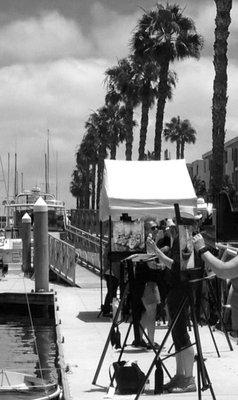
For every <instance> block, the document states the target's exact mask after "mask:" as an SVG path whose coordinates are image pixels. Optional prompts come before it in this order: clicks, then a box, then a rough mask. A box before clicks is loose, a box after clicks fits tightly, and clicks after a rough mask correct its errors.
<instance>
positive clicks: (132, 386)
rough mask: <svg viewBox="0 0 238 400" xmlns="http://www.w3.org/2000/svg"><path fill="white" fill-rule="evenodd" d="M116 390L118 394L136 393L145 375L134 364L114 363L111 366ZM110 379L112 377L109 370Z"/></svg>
mask: <svg viewBox="0 0 238 400" xmlns="http://www.w3.org/2000/svg"><path fill="white" fill-rule="evenodd" d="M112 365H113V368H114V372H115V375H114V377H115V380H116V389H117V392H118V393H119V394H134V393H137V392H138V390H139V388H140V387H141V384H142V383H143V381H144V379H145V374H144V372H143V371H141V369H140V367H139V366H138V364H137V363H135V362H126V361H116V362H114V363H113V364H112ZM109 375H110V379H111V380H112V375H111V372H110V369H109Z"/></svg>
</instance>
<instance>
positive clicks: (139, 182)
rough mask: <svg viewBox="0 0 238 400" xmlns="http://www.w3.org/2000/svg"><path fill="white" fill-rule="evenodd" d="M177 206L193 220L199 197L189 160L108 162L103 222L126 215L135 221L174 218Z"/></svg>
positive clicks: (102, 207)
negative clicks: (187, 163)
mask: <svg viewBox="0 0 238 400" xmlns="http://www.w3.org/2000/svg"><path fill="white" fill-rule="evenodd" d="M174 203H178V204H179V206H180V211H181V213H183V216H185V217H186V216H187V217H189V216H190V217H191V215H193V214H194V210H195V209H196V207H197V197H196V194H195V191H194V188H193V184H192V181H191V178H190V175H189V173H188V169H187V166H186V163H185V160H184V159H183V160H166V161H122V160H105V161H104V175H103V183H102V189H101V195H100V207H99V215H100V219H101V221H105V220H107V219H108V218H109V216H110V217H111V219H112V220H113V221H118V220H120V216H121V215H122V213H127V214H128V215H129V216H130V217H132V219H136V218H145V217H147V216H151V217H152V216H153V217H156V218H158V219H163V218H173V217H174V216H175V213H174Z"/></svg>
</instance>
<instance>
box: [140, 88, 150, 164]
mask: <svg viewBox="0 0 238 400" xmlns="http://www.w3.org/2000/svg"><path fill="white" fill-rule="evenodd" d="M149 109H150V107H149V101H148V96H145V97H143V99H142V107H141V122H140V143H139V158H138V160H140V161H141V160H144V159H145V144H146V135H147V128H148V121H149Z"/></svg>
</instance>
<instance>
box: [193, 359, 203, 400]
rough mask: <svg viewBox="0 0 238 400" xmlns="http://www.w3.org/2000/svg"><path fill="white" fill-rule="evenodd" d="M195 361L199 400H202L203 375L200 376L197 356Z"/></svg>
mask: <svg viewBox="0 0 238 400" xmlns="http://www.w3.org/2000/svg"><path fill="white" fill-rule="evenodd" d="M195 360H196V361H197V382H198V400H201V399H202V391H201V375H200V365H199V361H198V357H197V356H195Z"/></svg>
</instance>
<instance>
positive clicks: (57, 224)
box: [5, 187, 67, 237]
mask: <svg viewBox="0 0 238 400" xmlns="http://www.w3.org/2000/svg"><path fill="white" fill-rule="evenodd" d="M39 197H41V198H42V199H43V200H44V201H45V202H46V204H47V206H48V229H49V231H56V232H60V231H63V230H64V228H65V225H66V224H67V215H66V209H65V203H64V202H63V201H61V200H57V199H56V198H55V196H54V195H53V194H51V193H45V192H42V191H41V189H40V188H39V187H34V188H33V189H32V190H25V191H24V192H22V193H19V194H18V195H17V196H16V197H15V199H14V200H12V201H11V202H10V204H5V207H6V215H7V223H6V228H5V231H6V232H8V231H13V230H14V236H15V237H18V235H17V233H19V230H20V229H21V225H22V217H23V215H24V214H25V213H26V212H27V213H28V214H29V215H30V217H31V219H32V224H33V208H34V204H35V202H36V201H37V200H38V199H39Z"/></svg>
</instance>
